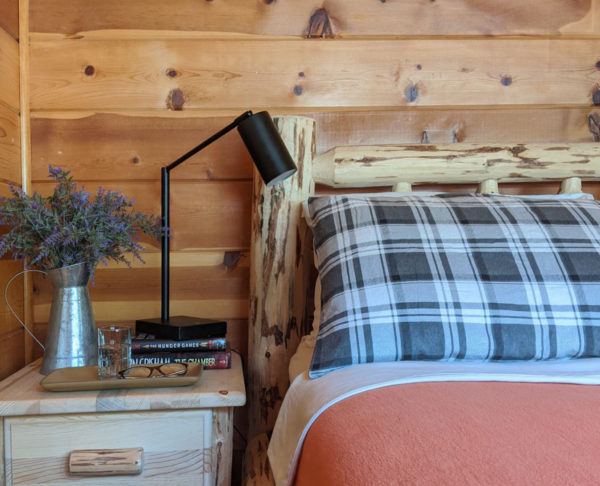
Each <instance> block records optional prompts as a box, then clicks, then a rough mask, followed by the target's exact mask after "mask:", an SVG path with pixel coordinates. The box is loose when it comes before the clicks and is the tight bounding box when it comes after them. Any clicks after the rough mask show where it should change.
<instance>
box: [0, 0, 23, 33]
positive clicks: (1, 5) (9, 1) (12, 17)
mask: <svg viewBox="0 0 600 486" xmlns="http://www.w3.org/2000/svg"><path fill="white" fill-rule="evenodd" d="M0 28H2V29H4V30H5V31H6V32H8V33H9V34H10V35H11V36H12V37H14V38H15V39H18V38H19V0H2V1H1V2H0Z"/></svg>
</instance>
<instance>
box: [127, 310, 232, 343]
mask: <svg viewBox="0 0 600 486" xmlns="http://www.w3.org/2000/svg"><path fill="white" fill-rule="evenodd" d="M135 332H136V333H138V332H145V333H148V334H153V335H154V336H156V337H157V338H162V339H173V340H175V341H183V340H185V339H203V338H215V337H224V336H225V334H226V333H227V322H226V321H218V320H214V319H202V318H200V317H190V316H172V317H170V318H169V320H167V321H163V320H162V319H161V318H160V317H157V318H155V319H140V320H137V321H135Z"/></svg>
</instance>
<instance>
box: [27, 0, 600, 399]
mask: <svg viewBox="0 0 600 486" xmlns="http://www.w3.org/2000/svg"><path fill="white" fill-rule="evenodd" d="M599 15H600V0H571V1H568V2H565V1H564V0H529V1H527V2H523V1H522V0H505V1H504V2H502V3H498V2H497V1H496V0H447V1H445V2H433V1H431V0H410V1H403V2H400V1H395V0H388V1H386V0H380V1H371V2H365V1H362V0H327V1H325V2H323V1H321V0H319V1H315V0H306V1H303V2H298V1H294V0H278V1H276V2H275V1H272V0H252V1H249V0H228V1H225V0H213V1H198V0H172V1H170V2H164V1H162V0H128V1H126V2H124V1H122V0H103V1H101V2H99V1H96V2H90V1H88V0H31V3H30V36H29V42H30V70H31V78H30V91H31V116H32V125H31V136H32V181H33V186H34V188H35V189H37V190H41V191H45V190H48V188H47V186H48V182H47V180H46V175H47V166H48V164H57V165H61V166H63V167H65V168H69V169H72V171H73V174H74V176H75V177H76V178H77V179H78V180H81V181H84V182H85V184H86V186H88V187H89V188H90V189H94V188H95V187H97V186H98V185H102V186H104V187H111V188H116V189H122V190H123V191H124V192H125V193H126V194H131V195H132V196H135V197H136V198H137V207H138V208H139V209H142V210H147V211H153V212H155V213H158V211H159V182H158V181H159V174H160V171H159V168H160V167H161V166H162V165H165V164H167V163H169V162H171V161H172V160H174V159H175V158H177V157H178V156H179V155H181V154H182V153H184V152H185V151H186V150H188V149H189V148H191V147H193V146H194V145H196V144H198V143H199V142H200V141H202V140H203V139H204V138H205V137H207V136H209V135H211V134H212V133H214V132H215V131H217V130H218V129H220V128H222V127H223V126H224V125H226V124H227V123H229V121H230V120H231V119H232V118H234V117H235V116H237V115H238V114H240V113H241V112H243V111H244V110H246V109H253V110H261V109H268V110H269V111H270V112H271V113H272V114H285V113H294V114H304V115H311V116H314V117H315V118H316V119H317V152H322V151H324V150H326V149H328V148H330V147H332V146H334V145H344V144H359V143H360V144H383V143H402V142H411V143H419V142H421V141H422V140H423V139H424V138H426V139H428V140H429V141H431V142H433V143H440V142H446V141H452V140H453V139H455V140H458V141H469V142H486V141H494V142H548V141H561V142H575V141H590V140H592V135H591V134H590V129H589V117H590V115H592V114H594V113H595V106H596V105H600V21H599ZM172 178H173V188H172V195H173V196H172V197H173V207H174V208H173V209H174V215H173V218H172V219H173V225H172V226H173V233H174V235H175V236H174V241H173V243H174V248H175V254H174V267H175V268H174V271H173V290H172V293H173V298H172V300H173V303H172V309H173V312H174V313H191V314H197V315H201V316H208V317H223V318H227V319H229V320H231V324H230V329H231V331H232V340H233V341H234V342H235V344H236V346H239V347H244V346H245V344H244V343H245V340H246V337H245V333H246V330H245V319H246V318H247V292H248V286H247V279H248V244H249V224H250V215H249V204H250V191H251V182H250V178H251V163H250V161H249V158H248V155H247V154H246V153H245V149H244V148H243V146H242V144H241V141H240V140H239V137H238V136H237V134H236V133H231V134H229V135H227V137H226V138H225V139H223V140H220V141H219V142H217V143H216V144H214V145H213V146H211V147H210V148H209V149H207V150H205V151H203V152H201V153H200V154H198V155H197V156H196V157H195V158H194V159H193V160H190V161H188V163H186V165H184V166H182V167H179V168H178V169H177V170H175V171H174V172H173V174H172ZM548 189H551V190H556V189H557V188H555V187H548V186H543V187H542V188H541V189H540V190H548ZM510 190H512V191H514V190H518V189H515V188H511V189H510ZM156 251H157V249H156V248H151V249H150V250H149V252H148V254H147V257H148V263H147V264H146V266H143V267H142V266H140V265H136V266H135V267H134V269H133V270H127V269H124V268H122V267H117V266H111V267H109V268H107V269H100V270H99V271H98V277H97V282H96V287H95V288H94V289H92V297H93V300H94V302H95V305H96V315H97V319H98V320H99V321H128V322H130V321H132V320H134V319H135V318H137V317H149V316H151V315H158V313H159V259H158V256H157V253H156ZM35 292H36V293H35V306H34V319H35V321H36V323H38V328H39V330H40V331H41V332H43V322H44V321H45V320H46V319H47V312H48V306H49V302H50V291H49V289H48V288H47V287H46V285H45V283H44V282H43V281H42V280H39V279H36V280H35ZM253 398H254V397H249V399H250V400H252V399H253Z"/></svg>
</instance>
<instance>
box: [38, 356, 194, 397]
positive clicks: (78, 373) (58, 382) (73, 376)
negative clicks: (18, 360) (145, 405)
mask: <svg viewBox="0 0 600 486" xmlns="http://www.w3.org/2000/svg"><path fill="white" fill-rule="evenodd" d="M201 376H202V365H201V364H200V363H188V369H187V373H186V374H185V375H180V376H161V377H156V378H132V379H123V378H117V379H112V380H99V379H98V367H97V366H81V367H79V368H61V369H58V370H54V371H53V372H52V373H50V374H49V375H48V376H46V377H45V378H44V379H43V380H42V381H41V382H40V385H42V387H43V388H44V389H46V390H48V391H83V390H110V389H118V388H162V387H170V386H188V385H193V384H194V383H196V382H197V381H198V380H199V379H200V377H201Z"/></svg>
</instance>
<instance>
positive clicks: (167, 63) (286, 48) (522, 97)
mask: <svg viewBox="0 0 600 486" xmlns="http://www.w3.org/2000/svg"><path fill="white" fill-rule="evenodd" d="M599 49H600V40H597V39H587V40H577V39H569V40H560V39H453V40H448V39H445V40H430V39H423V40H415V39H408V40H405V39H401V40H330V41H323V42H316V43H315V42H312V41H310V40H277V41H272V40H268V39H260V40H246V39H240V40H236V39H228V40H213V39H201V38H199V39H186V38H183V39H165V40H162V39H161V40H153V39H136V40H123V39H119V38H116V39H108V40H101V39H98V40H86V39H85V38H83V39H69V38H65V39H62V40H56V41H54V40H46V41H34V42H32V44H31V108H32V110H65V109H82V110H103V109H126V110H135V109H163V110H164V109H170V110H175V111H178V110H185V109H188V108H197V109H219V108H229V109H234V108H235V109H239V110H240V111H243V110H244V109H247V108H264V107H270V108H272V109H278V108H296V109H299V110H300V109H306V108H311V107H328V108H340V107H343V108H350V109H351V108H356V107H365V106H371V107H394V106H438V105H454V106H457V105H460V106H475V105H479V106H481V105H526V104H538V105H540V104H541V105H545V104H561V105H588V106H589V105H591V104H592V103H593V99H594V94H595V93H596V92H597V91H598V83H600V70H599V69H598V68H597V67H596V63H597V62H598V54H597V53H598V51H599ZM448 52H452V56H448V55H447V53H448ZM596 97H597V98H598V99H597V101H598V102H599V103H600V93H599V94H597V95H596Z"/></svg>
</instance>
